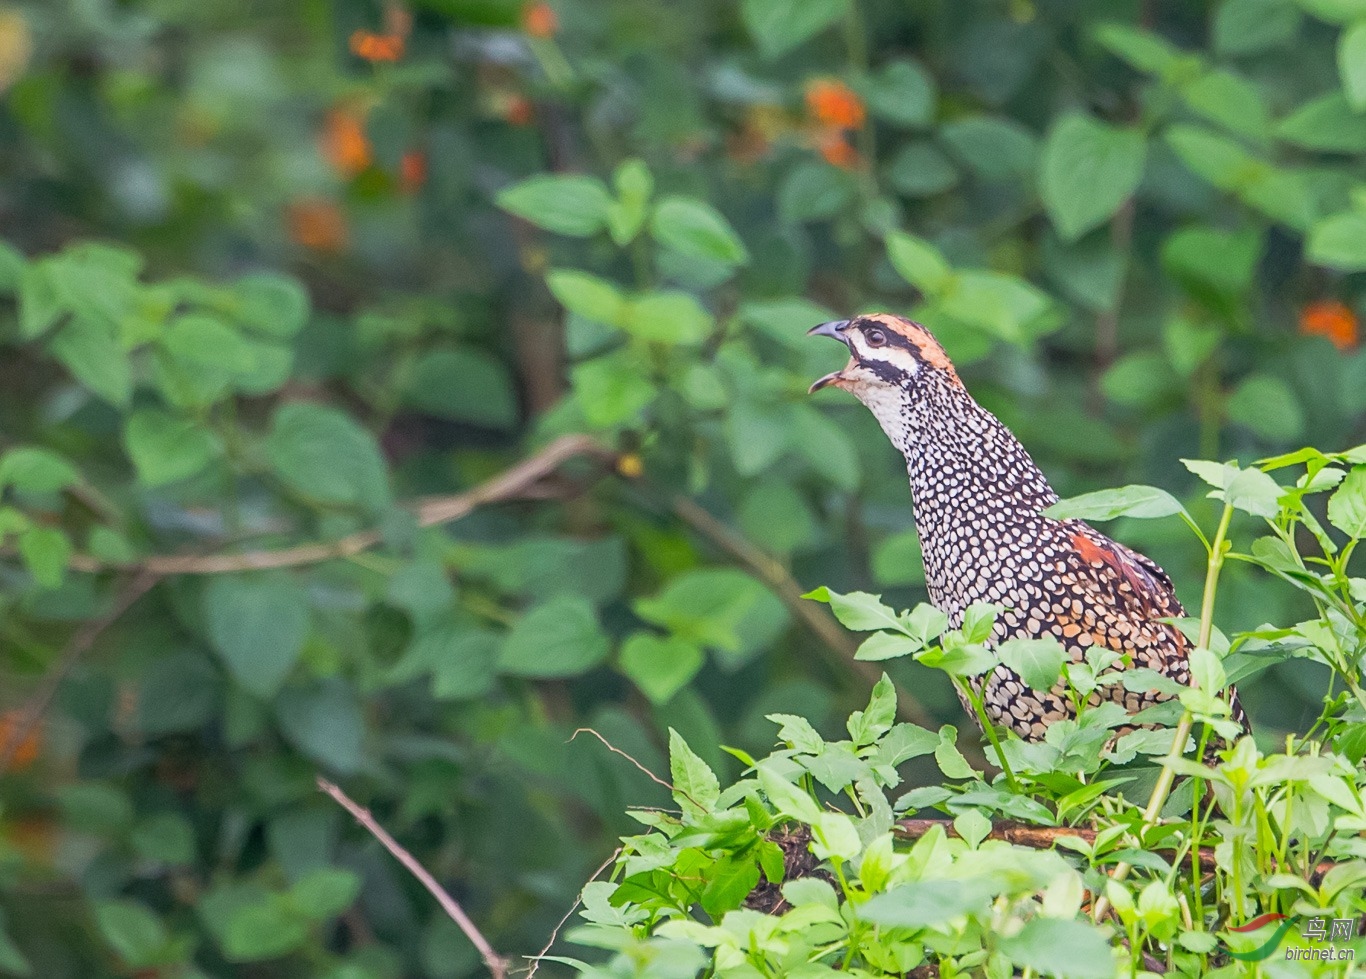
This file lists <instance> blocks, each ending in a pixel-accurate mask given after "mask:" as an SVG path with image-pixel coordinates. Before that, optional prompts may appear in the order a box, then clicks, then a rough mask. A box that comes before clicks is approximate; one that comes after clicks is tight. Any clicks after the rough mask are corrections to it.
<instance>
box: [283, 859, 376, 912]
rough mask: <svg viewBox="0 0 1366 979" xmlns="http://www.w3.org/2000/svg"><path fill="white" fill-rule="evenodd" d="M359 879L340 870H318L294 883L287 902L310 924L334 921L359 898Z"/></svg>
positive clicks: (355, 875)
mask: <svg viewBox="0 0 1366 979" xmlns="http://www.w3.org/2000/svg"><path fill="white" fill-rule="evenodd" d="M360 885H361V879H360V875H359V874H357V873H356V872H355V871H354V870H345V869H343V868H341V867H319V868H318V869H317V870H314V871H311V872H310V873H308V874H307V875H306V876H304V877H301V878H300V879H299V880H297V881H295V883H294V886H293V887H291V888H290V889H289V899H290V900H291V901H292V902H293V904H294V906H295V907H297V908H298V909H299V911H300V913H302V914H303V915H304V916H305V917H307V918H310V919H312V920H313V921H326V920H328V919H329V918H335V917H336V916H337V915H339V914H341V913H342V912H343V911H345V910H346V909H347V908H349V907H350V906H351V905H352V904H354V903H355V901H356V898H357V897H359V896H360Z"/></svg>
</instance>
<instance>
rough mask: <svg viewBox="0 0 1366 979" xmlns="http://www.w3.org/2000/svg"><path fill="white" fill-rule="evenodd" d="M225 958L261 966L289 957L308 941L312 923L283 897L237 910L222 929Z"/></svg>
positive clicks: (220, 934) (221, 936) (280, 895)
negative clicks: (270, 960) (257, 963)
mask: <svg viewBox="0 0 1366 979" xmlns="http://www.w3.org/2000/svg"><path fill="white" fill-rule="evenodd" d="M219 927H220V929H221V931H220V933H219V940H220V943H221V944H222V946H223V957H224V958H226V959H227V960H228V961H229V962H259V961H262V960H264V959H276V958H279V957H280V956H282V955H287V954H289V953H290V952H292V951H294V950H295V949H297V948H299V947H300V946H302V945H303V944H304V943H306V942H307V941H308V938H309V934H310V931H311V929H310V923H309V921H308V919H307V918H305V917H303V916H302V915H300V914H298V913H297V912H296V911H294V909H293V907H292V904H291V903H290V902H289V901H288V900H287V899H286V897H285V895H283V894H272V895H269V896H268V897H267V898H266V899H265V900H263V901H261V902H259V903H253V904H245V905H242V906H240V907H236V908H234V909H233V910H232V911H231V912H230V913H229V914H228V916H227V919H226V920H225V921H224V922H223V923H222V924H221V925H220V926H219Z"/></svg>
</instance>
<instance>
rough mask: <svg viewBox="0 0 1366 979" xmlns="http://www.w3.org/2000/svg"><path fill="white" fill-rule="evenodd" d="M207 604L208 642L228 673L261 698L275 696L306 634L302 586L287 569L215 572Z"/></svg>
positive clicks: (206, 594) (205, 604)
mask: <svg viewBox="0 0 1366 979" xmlns="http://www.w3.org/2000/svg"><path fill="white" fill-rule="evenodd" d="M203 605H204V619H205V624H206V626H207V628H208V635H209V642H210V643H211V644H212V645H213V648H214V650H215V651H216V652H217V653H218V655H219V656H221V657H222V659H223V662H224V664H225V665H226V666H227V668H228V672H229V673H230V674H231V675H232V676H233V678H234V679H236V680H237V682H238V683H239V684H241V685H242V686H243V687H244V688H246V689H247V690H249V691H251V692H252V693H254V694H256V695H257V696H258V697H261V698H269V697H273V696H274V695H275V694H276V693H277V692H278V691H279V689H280V687H281V686H282V685H283V684H284V681H285V677H287V676H289V673H290V671H291V670H292V669H293V668H294V664H295V663H296V662H297V661H298V658H299V653H300V652H301V651H302V650H303V645H304V640H305V639H306V638H307V637H308V629H309V614H308V598H307V596H306V595H305V594H304V592H303V590H302V589H301V588H300V587H299V586H298V585H297V584H295V582H294V579H293V578H292V577H291V576H289V575H286V574H249V575H247V574H227V575H216V576H214V577H213V578H211V579H210V580H209V583H208V584H207V585H206V586H205V588H204V596H203Z"/></svg>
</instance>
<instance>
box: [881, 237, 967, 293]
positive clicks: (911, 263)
mask: <svg viewBox="0 0 1366 979" xmlns="http://www.w3.org/2000/svg"><path fill="white" fill-rule="evenodd" d="M887 258H888V260H889V261H890V262H891V263H892V268H894V269H896V271H897V274H899V275H900V276H901V277H902V278H903V279H905V280H906V281H907V282H909V283H910V284H911V285H913V286H915V287H916V288H917V289H919V290H920V291H921V292H924V293H925V294H926V295H929V296H937V295H939V293H941V292H943V291H944V289H946V288H947V287H948V285H949V282H950V280H951V279H952V278H953V269H951V268H950V267H949V264H948V262H946V261H945V260H944V256H943V254H941V253H940V251H939V249H937V248H935V247H934V246H933V245H931V244H930V243H929V242H927V241H925V240H924V239H923V238H917V237H915V235H908V234H906V233H904V232H901V231H893V232H892V233H891V234H889V235H888V236H887Z"/></svg>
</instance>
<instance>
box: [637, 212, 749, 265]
mask: <svg viewBox="0 0 1366 979" xmlns="http://www.w3.org/2000/svg"><path fill="white" fill-rule="evenodd" d="M650 233H651V234H652V235H654V238H655V240H656V241H658V242H659V243H660V244H661V245H664V246H665V247H666V248H672V249H673V250H674V251H676V252H679V253H680V254H683V255H692V256H696V257H699V258H706V259H711V260H712V261H717V262H724V263H725V264H727V265H743V264H745V263H746V262H748V261H749V252H748V251H747V250H746V248H745V245H744V243H743V242H742V241H741V240H740V237H739V236H738V235H737V234H736V233H735V229H734V228H732V227H731V226H730V222H728V221H727V220H726V219H725V218H724V217H722V216H721V214H720V212H718V211H717V210H716V208H714V207H712V206H711V205H710V204H708V203H706V202H705V201H701V200H697V199H696V198H693V197H680V196H677V195H673V196H669V197H665V198H663V199H662V200H660V202H659V203H658V204H657V205H656V206H655V212H654V216H653V217H652V218H651V219H650Z"/></svg>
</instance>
